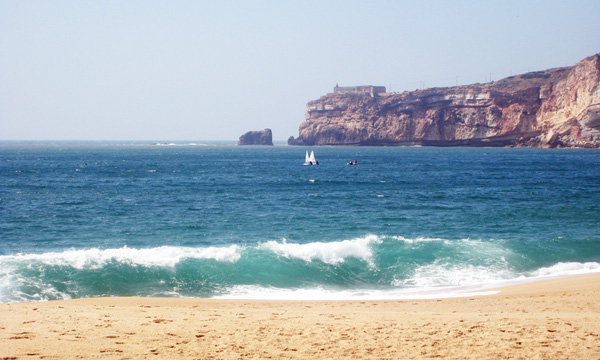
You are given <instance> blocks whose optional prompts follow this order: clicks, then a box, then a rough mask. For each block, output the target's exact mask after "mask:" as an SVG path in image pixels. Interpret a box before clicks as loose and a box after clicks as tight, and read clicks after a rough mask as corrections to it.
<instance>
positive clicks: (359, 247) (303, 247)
mask: <svg viewBox="0 0 600 360" xmlns="http://www.w3.org/2000/svg"><path fill="white" fill-rule="evenodd" d="M374 243H381V239H380V238H379V237H378V236H376V235H368V236H366V237H364V238H358V239H353V240H343V241H334V242H326V243H323V242H312V243H307V244H289V243H287V242H286V241H282V242H276V241H268V242H266V243H264V244H262V247H264V248H267V249H269V250H271V251H273V252H274V253H276V254H278V255H281V256H285V257H287V258H297V259H302V260H304V261H306V262H311V261H313V260H317V259H318V260H321V261H323V262H324V263H326V264H331V265H336V264H339V263H341V262H344V261H345V260H346V259H348V258H356V259H359V260H363V261H366V262H368V263H369V264H371V265H373V261H372V259H373V252H372V250H371V244H374Z"/></svg>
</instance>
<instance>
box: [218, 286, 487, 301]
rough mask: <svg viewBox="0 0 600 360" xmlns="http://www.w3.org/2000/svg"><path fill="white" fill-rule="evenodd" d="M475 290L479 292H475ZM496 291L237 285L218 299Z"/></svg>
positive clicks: (367, 297)
mask: <svg viewBox="0 0 600 360" xmlns="http://www.w3.org/2000/svg"><path fill="white" fill-rule="evenodd" d="M477 290H478V289H477ZM496 293H498V291H495V290H493V291H477V292H475V289H470V290H467V289H464V288H438V289H434V290H423V289H419V290H414V289H388V290H381V289H346V290H333V289H325V288H323V287H314V288H299V289H298V288H297V289H283V288H276V287H264V286H257V285H237V286H233V287H231V288H229V289H227V291H226V292H224V293H223V294H221V295H218V296H215V298H217V299H251V300H408V299H441V298H453V297H464V296H483V295H491V294H496Z"/></svg>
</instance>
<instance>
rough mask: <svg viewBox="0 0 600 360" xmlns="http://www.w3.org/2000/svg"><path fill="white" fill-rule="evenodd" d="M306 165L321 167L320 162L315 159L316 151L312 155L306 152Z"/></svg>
mask: <svg viewBox="0 0 600 360" xmlns="http://www.w3.org/2000/svg"><path fill="white" fill-rule="evenodd" d="M304 165H319V162H318V161H317V160H316V159H315V152H314V151H311V152H310V155H308V150H306V156H305V157H304Z"/></svg>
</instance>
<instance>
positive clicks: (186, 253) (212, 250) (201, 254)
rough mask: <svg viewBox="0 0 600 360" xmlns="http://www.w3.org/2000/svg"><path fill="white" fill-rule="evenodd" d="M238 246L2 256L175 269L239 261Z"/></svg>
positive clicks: (2, 260) (3, 260) (4, 259)
mask: <svg viewBox="0 0 600 360" xmlns="http://www.w3.org/2000/svg"><path fill="white" fill-rule="evenodd" d="M240 252H241V248H240V246H238V245H231V246H228V247H207V248H187V247H173V246H161V247H156V248H150V249H133V248H128V247H122V248H119V249H103V250H101V249H96V248H94V249H87V250H67V251H64V252H60V253H59V252H49V253H43V254H22V255H6V256H1V257H0V265H4V264H10V263H13V264H14V263H15V262H31V261H34V262H40V263H43V264H46V265H56V266H71V267H73V268H76V269H98V268H101V267H103V266H104V265H106V264H107V263H109V262H112V261H115V262H119V263H126V264H134V265H142V266H163V267H173V266H175V265H176V264H178V263H179V262H180V261H182V260H185V259H214V260H217V261H223V262H236V261H237V260H238V259H239V258H240Z"/></svg>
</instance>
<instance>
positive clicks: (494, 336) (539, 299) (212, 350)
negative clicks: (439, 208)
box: [0, 275, 600, 359]
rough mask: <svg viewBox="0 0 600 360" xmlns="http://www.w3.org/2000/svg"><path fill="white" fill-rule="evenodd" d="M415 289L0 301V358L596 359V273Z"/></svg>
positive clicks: (599, 323) (599, 299)
mask: <svg viewBox="0 0 600 360" xmlns="http://www.w3.org/2000/svg"><path fill="white" fill-rule="evenodd" d="M499 290H500V293H498V294H496V295H490V296H477V297H465V298H454V299H441V300H416V301H399V300H397V301H254V300H212V299H173V298H96V299H82V300H67V301H51V302H42V303H19V304H0V359H75V358H82V359H175V358H177V359H245V358H251V359H252V358H255V359H257V358H273V359H407V358H418V359H421V358H423V359H427V358H442V359H464V358H471V359H600V335H599V334H600V275H587V276H579V277H571V278H566V279H558V280H549V281H541V282H536V283H531V284H525V285H519V286H513V287H507V288H501V289H499Z"/></svg>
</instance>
